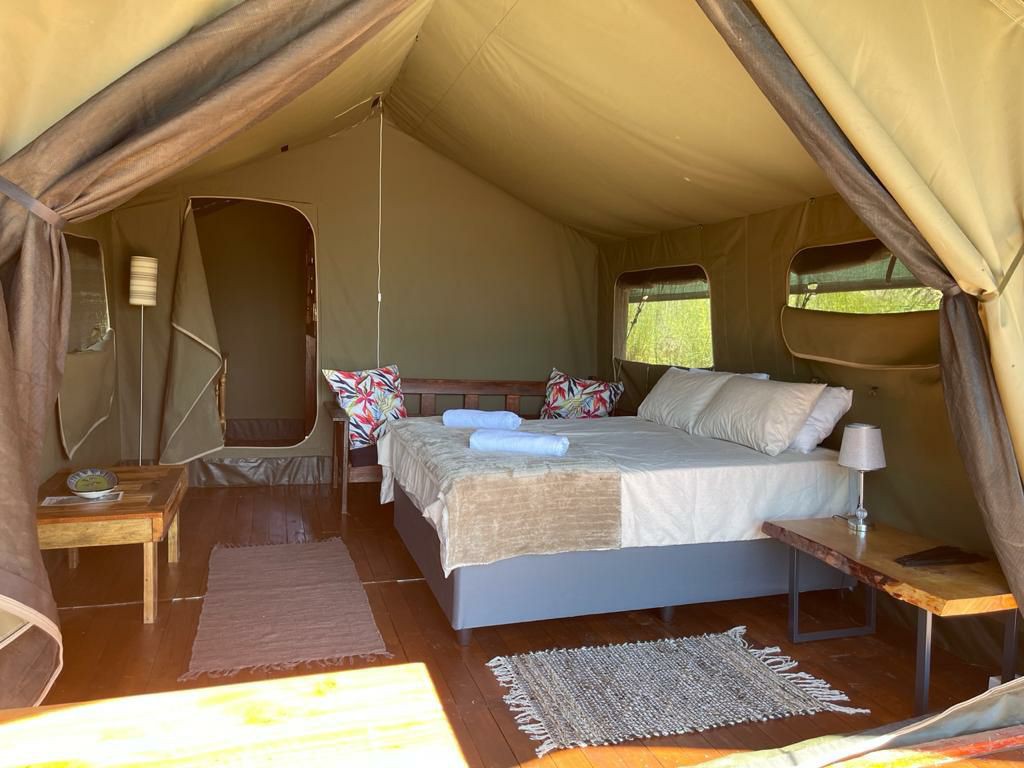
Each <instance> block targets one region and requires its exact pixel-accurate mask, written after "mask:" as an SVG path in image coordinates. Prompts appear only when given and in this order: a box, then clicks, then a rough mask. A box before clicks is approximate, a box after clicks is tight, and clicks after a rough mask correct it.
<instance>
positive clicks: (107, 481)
mask: <svg viewBox="0 0 1024 768" xmlns="http://www.w3.org/2000/svg"><path fill="white" fill-rule="evenodd" d="M68 489H69V490H70V491H71V492H72V493H73V494H75V496H81V497H82V498H83V499H98V498H100V497H102V496H106V495H107V494H108V493H110V492H111V491H114V490H116V489H117V475H115V474H114V473H113V472H111V471H110V470H109V469H80V470H78V471H77V472H72V473H71V475H69V476H68Z"/></svg>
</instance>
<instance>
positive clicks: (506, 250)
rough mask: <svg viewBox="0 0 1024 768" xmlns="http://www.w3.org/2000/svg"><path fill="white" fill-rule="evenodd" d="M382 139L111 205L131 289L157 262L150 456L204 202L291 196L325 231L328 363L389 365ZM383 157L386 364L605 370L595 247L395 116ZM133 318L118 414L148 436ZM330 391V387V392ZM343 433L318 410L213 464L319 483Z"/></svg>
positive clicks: (128, 432)
mask: <svg viewBox="0 0 1024 768" xmlns="http://www.w3.org/2000/svg"><path fill="white" fill-rule="evenodd" d="M378 139H379V124H378V122H377V119H376V118H374V119H373V120H371V121H368V122H366V123H364V124H362V125H360V126H358V127H356V128H353V129H351V130H349V131H346V132H344V133H342V134H339V135H338V136H336V137H334V138H329V139H324V140H321V141H319V142H315V143H313V144H310V145H307V146H304V147H300V148H298V149H291V150H289V151H288V152H283V153H282V152H278V153H276V154H275V155H274V156H272V157H269V158H266V159H263V160H258V161H255V162H253V163H250V164H247V165H244V166H241V167H239V168H237V169H234V170H232V171H228V172H225V173H221V174H217V175H214V176H211V177H209V178H206V179H202V180H196V181H186V182H185V183H183V184H181V185H176V186H175V187H173V188H171V189H162V190H158V191H155V192H153V193H152V194H148V195H145V196H143V197H140V198H139V199H137V200H135V201H133V202H132V203H131V204H130V205H128V206H125V207H123V208H121V209H119V210H117V211H115V212H114V213H113V214H112V220H113V229H114V233H115V235H114V243H113V253H114V254H115V258H116V259H117V264H118V266H117V267H115V270H116V274H117V275H118V278H117V279H118V280H120V281H121V283H122V285H123V282H124V281H125V280H126V279H127V273H126V269H127V261H126V258H127V256H128V255H129V254H131V253H140V252H141V253H149V254H153V255H156V256H158V257H159V258H160V265H161V276H160V283H159V291H160V297H159V299H158V302H157V306H156V307H155V308H153V310H151V311H150V313H149V315H148V319H147V325H146V346H147V354H146V360H145V365H146V373H145V377H144V379H145V380H146V381H147V382H150V383H149V384H148V385H147V389H146V397H145V401H146V402H147V403H149V405H147V408H146V412H145V419H146V420H145V434H146V435H147V438H146V445H145V449H144V456H145V457H146V458H147V459H151V458H155V457H156V456H157V455H158V440H159V433H160V429H161V416H162V403H161V401H160V399H159V397H158V396H157V395H160V394H161V393H162V392H163V391H164V387H165V386H166V384H165V382H166V370H167V360H168V354H167V351H168V343H169V342H168V338H169V332H170V330H169V329H170V312H171V306H172V303H173V301H172V295H173V288H174V282H175V280H174V278H175V265H176V262H177V257H178V256H177V254H178V241H179V235H178V233H177V232H178V228H179V226H180V224H179V222H180V219H181V217H182V216H183V214H184V210H185V207H186V206H187V200H188V199H189V198H190V197H192V196H218V197H232V196H244V197H247V198H256V199H263V200H270V201H285V202H288V204H289V205H293V206H295V207H296V208H298V209H299V210H300V211H302V212H303V213H304V214H305V215H306V216H307V217H308V218H309V220H310V221H312V222H313V225H314V229H315V233H316V242H317V271H318V276H319V282H320V290H319V292H320V297H319V313H320V316H319V327H320V330H319V347H320V360H321V362H322V363H323V365H324V366H326V367H338V368H344V369H350V370H353V369H354V370H358V369H362V368H367V367H373V366H374V365H375V364H376V303H377V296H376V294H377V289H376V281H377V261H376V238H377V223H376V218H377V193H376V187H377V149H378ZM384 158H385V163H384V183H383V210H384V216H385V224H384V229H383V233H384V234H383V247H382V259H383V281H382V293H383V304H382V315H381V317H382V324H381V354H382V356H383V357H382V360H381V362H382V363H391V362H397V363H398V364H399V365H400V369H401V370H402V371H403V372H404V373H405V374H406V375H408V376H419V377H432V376H438V377H449V378H452V377H454V378H458V377H465V378H497V379H500V378H510V379H517V378H522V379H536V378H543V377H544V376H545V375H546V374H547V373H548V371H549V370H550V368H551V366H552V365H560V366H564V367H566V368H568V369H570V370H574V371H578V372H581V373H583V374H587V373H592V372H593V371H594V370H596V359H595V355H594V350H595V348H596V341H595V332H596V290H597V282H596V281H597V260H596V256H597V249H596V247H595V246H594V244H593V243H591V242H589V241H588V240H587V239H586V238H584V237H582V236H581V235H579V234H577V233H575V232H573V231H572V230H571V229H569V228H568V227H566V226H564V225H562V224H558V223H556V222H553V221H552V220H550V219H549V218H547V217H545V216H543V215H541V214H539V213H537V212H536V211H534V210H532V209H530V208H528V207H527V206H525V205H523V204H522V203H520V202H518V201H516V200H515V199H513V198H511V197H510V196H509V195H507V194H506V193H504V192H501V191H500V190H498V189H496V188H495V187H493V186H492V185H490V184H488V183H487V182H484V181H482V180H481V179H479V178H478V177H476V176H474V175H473V174H470V173H468V172H467V171H465V170H464V169H462V168H460V167H459V166H457V165H455V164H454V163H452V162H451V161H449V160H447V159H445V158H443V157H441V156H439V155H437V154H436V153H435V152H433V151H431V150H429V149H427V148H426V147H424V146H423V145H422V144H420V143H419V142H417V141H415V140H413V139H411V138H409V137H408V136H406V135H405V134H403V133H401V132H399V131H397V130H395V129H394V128H393V127H392V126H390V125H388V124H387V123H385V125H384ZM298 201H301V202H298ZM117 296H118V298H117V299H116V301H117V302H119V304H118V307H117V311H118V313H119V314H120V315H121V316H123V317H131V316H132V308H130V307H128V306H127V304H126V294H125V293H124V291H120V292H119V293H118V294H117ZM122 326H123V328H122V330H121V336H122V339H123V341H122V352H121V355H120V358H119V360H120V364H119V370H120V374H121V378H120V387H121V390H120V391H121V392H122V393H123V394H122V396H121V424H122V431H123V435H124V440H126V441H128V444H130V441H131V439H132V436H137V434H138V413H137V409H138V343H137V342H138V325H137V323H133V322H131V321H130V320H128V321H127V322H125V323H123V324H122ZM151 348H152V349H154V350H155V352H154V353H153V354H152V355H150V353H149V349H151ZM229 375H230V373H229ZM155 396H157V397H155ZM329 398H330V394H329V393H328V391H327V389H326V384H325V383H324V382H320V395H319V400H320V401H321V402H323V401H325V400H327V399H329ZM321 410H322V409H321ZM330 427H331V424H330V422H329V421H327V420H326V419H325V418H323V417H322V416H321V418H319V420H318V422H317V426H316V429H315V430H314V432H313V434H312V435H310V437H309V438H308V439H307V440H305V441H303V442H302V443H300V444H299V445H297V446H295V447H292V448H283V449H270V448H267V449H259V450H256V451H254V450H253V449H231V448H228V449H225V450H223V451H219V452H217V453H215V454H211V458H239V459H240V458H247V457H249V458H251V457H253V456H257V457H263V458H266V459H271V458H284V457H318V458H317V462H316V469H315V470H314V469H311V470H309V471H310V472H314V473H319V474H313V475H310V474H306V475H304V477H306V478H307V481H308V478H310V477H314V478H319V479H322V478H323V477H325V475H323V473H324V472H326V461H325V460H323V457H326V456H329V455H330Z"/></svg>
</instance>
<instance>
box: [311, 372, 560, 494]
mask: <svg viewBox="0 0 1024 768" xmlns="http://www.w3.org/2000/svg"><path fill="white" fill-rule="evenodd" d="M546 388H547V382H546V381H487V380H474V379H402V393H403V394H404V395H405V397H406V402H407V404H409V401H410V397H409V396H410V395H412V396H413V398H412V402H413V403H415V400H416V398H417V397H418V399H419V411H418V414H417V415H419V416H436V415H438V411H437V398H438V397H439V396H441V397H443V396H454V397H457V398H461V399H462V402H461V406H459V407H462V408H479V407H480V398H481V397H502V398H504V401H505V402H504V409H505V410H506V411H512V412H513V413H518V414H519V415H520V416H523V417H524V418H532V417H536V416H537V414H538V413H539V412H540V407H539V406H538V408H537V409H536V410H535V411H534V410H531V412H530V413H524V411H523V406H522V399H523V398H524V397H527V398H540V399H541V400H543V398H544V395H545V392H546ZM326 405H327V412H328V414H330V417H331V421H333V422H334V435H333V439H332V442H331V487H332V488H337V487H338V485H339V483H340V485H341V512H342V514H347V513H348V485H349V483H374V482H377V483H379V482H380V481H381V477H382V472H381V468H380V465H379V464H377V463H376V454H374V456H373V461H370V462H367V463H363V464H360V463H357V464H355V465H353V463H352V453H353V452H352V451H350V450H349V436H348V430H349V423H348V414H347V413H345V411H344V410H343V409H342V408H341V406H339V405H338V404H337V403H336V402H333V401H332V402H329V403H327V404H326ZM442 410H445V409H442ZM359 450H364V449H359Z"/></svg>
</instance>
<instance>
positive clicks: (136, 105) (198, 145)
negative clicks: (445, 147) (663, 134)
mask: <svg viewBox="0 0 1024 768" xmlns="http://www.w3.org/2000/svg"><path fill="white" fill-rule="evenodd" d="M408 5H409V0H245V2H242V3H241V4H239V5H238V6H236V7H234V8H233V9H231V10H229V11H227V12H226V13H224V14H223V15H222V16H220V17H218V18H216V19H214V20H213V21H211V22H210V23H208V24H206V25H204V26H202V27H200V28H198V29H195V30H193V31H191V32H190V33H189V34H188V35H186V36H185V37H183V38H182V39H181V40H179V41H178V42H176V43H174V44H173V45H170V46H168V47H167V48H165V49H164V50H163V51H161V52H159V53H158V54H156V55H155V56H153V57H151V58H150V59H148V60H146V61H144V62H143V63H142V64H140V65H139V66H137V67H136V68H135V69H133V70H132V71H130V72H128V73H127V74H126V75H124V76H123V77H121V78H119V79H118V80H116V81H115V82H114V83H112V84H111V85H109V86H107V87H106V88H105V89H103V90H102V91H100V92H99V93H97V94H96V95H95V96H93V97H92V98H91V99H89V100H88V101H87V102H85V103H84V104H82V105H81V106H80V107H78V108H77V109H75V110H74V111H73V112H71V113H70V114H69V115H67V116H66V117H64V118H63V119H62V120H60V121H59V122H58V123H56V124H55V125H53V126H52V127H51V128H50V129H48V130H47V131H46V132H45V133H43V134H42V135H41V136H39V137H38V138H37V139H35V140H34V141H33V142H32V143H31V144H29V145H28V146H26V147H25V148H23V149H22V150H21V151H19V152H18V153H17V154H15V155H14V156H13V157H11V158H9V159H8V160H6V161H5V162H3V163H2V164H0V286H2V289H3V296H4V302H3V305H2V310H3V311H0V484H2V485H3V487H4V489H5V490H4V495H3V496H2V497H0V612H3V613H5V614H8V615H11V616H15V617H18V618H20V619H21V620H23V621H25V622H28V623H29V624H30V625H31V628H30V629H28V630H27V631H23V632H21V633H20V634H19V635H18V637H17V638H16V639H15V640H13V641H12V642H9V643H7V644H6V645H5V646H3V648H2V649H0V707H16V706H24V705H27V704H33V703H38V702H39V701H40V700H41V699H42V698H43V696H45V694H46V692H47V690H48V689H49V686H50V685H51V684H52V682H53V680H54V679H55V678H56V675H57V673H58V672H59V669H60V663H61V653H62V641H61V635H60V630H59V628H58V624H57V611H56V606H55V604H54V601H53V597H52V593H51V591H50V585H49V581H48V579H47V576H46V571H45V569H44V567H43V562H42V558H41V556H40V553H39V547H38V539H37V537H36V529H35V497H36V487H37V482H38V477H37V474H38V472H39V468H40V460H41V456H40V453H41V446H42V445H43V431H44V427H45V424H46V420H47V417H48V416H49V415H50V413H51V412H52V409H53V406H54V402H55V399H56V397H57V392H58V390H59V386H60V381H61V376H62V374H63V370H64V360H65V350H66V347H67V335H68V322H69V314H70V286H69V280H70V277H69V274H70V268H69V258H68V252H67V247H66V244H65V241H64V238H63V235H62V233H61V228H62V226H63V223H64V221H79V220H83V219H88V218H91V217H94V216H98V215H100V214H102V213H104V212H106V211H109V210H111V209H112V208H114V207H115V206H117V205H119V204H120V203H122V202H124V201H126V200H128V199H129V198H131V197H132V196H133V195H135V194H136V193H138V192H140V191H141V190H143V189H145V188H146V187H149V186H151V185H152V184H154V183H156V182H158V181H160V180H161V179H164V178H166V177H168V176H170V175H171V174H173V173H175V172H176V171H178V170H180V169H182V168H183V167H185V166H187V165H189V164H190V163H192V162H193V161H194V160H196V159H197V158H199V157H200V156H201V155H203V154H204V153H206V152H208V151H210V150H211V149H213V148H215V147H217V146H219V145H220V144H222V143H223V142H225V141H226V140H227V139H229V138H231V137H232V136H234V135H235V134H237V133H239V132H240V131H242V130H244V129H246V128H248V127H249V126H251V125H253V124H255V123H256V122H258V121H259V120H261V119H262V118H264V117H267V116H268V115H270V114H272V113H273V112H274V111H275V110H277V109H278V108H280V107H281V106H283V105H284V104H286V103H288V102H289V101H290V100H292V99H293V98H295V97H296V96H297V95H299V94H300V93H302V92H303V91H305V90H306V89H308V88H309V87H310V86H312V85H314V84H315V83H316V82H318V81H319V80H321V79H322V78H323V77H324V76H325V75H327V74H329V73H330V72H332V71H333V70H335V69H336V68H337V67H338V66H339V65H340V64H341V63H342V62H344V61H345V60H346V59H347V58H348V57H349V56H351V55H352V54H353V53H354V52H355V51H356V50H358V49H359V48H360V47H361V46H362V45H363V44H364V43H365V42H366V41H367V40H369V39H370V38H372V37H373V36H374V35H375V34H376V33H377V32H379V31H380V30H381V29H383V28H384V27H385V26H387V25H388V24H389V23H390V22H391V20H393V19H394V18H395V17H396V16H397V15H398V14H399V13H400V12H401V11H402V10H404V9H405V7H407V6H408ZM4 179H6V180H7V181H6V183H3V180H4Z"/></svg>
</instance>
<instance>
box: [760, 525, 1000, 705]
mask: <svg viewBox="0 0 1024 768" xmlns="http://www.w3.org/2000/svg"><path fill="white" fill-rule="evenodd" d="M761 530H762V531H763V532H764V533H765V534H767V535H768V536H771V537H772V538H775V539H778V540H779V541H781V542H783V543H784V544H788V545H789V547H790V550H789V638H790V640H791V641H792V642H794V643H803V642H808V641H811V640H825V639H829V638H838V637H856V636H859V635H865V634H869V633H871V632H874V629H875V593H876V590H880V591H882V592H885V593H886V594H888V595H891V596H892V597H894V598H896V599H897V600H900V601H902V602H904V603H908V604H909V605H912V606H914V607H915V608H917V664H916V673H915V676H916V680H915V686H914V712H915V714H918V715H922V714H925V713H926V712H927V711H928V687H929V682H930V678H931V658H932V624H933V619H934V617H935V616H939V617H943V618H946V617H956V616H978V615H980V614H987V613H1002V614H1004V616H1005V621H1006V623H1005V632H1004V636H1003V669H1002V675H1003V681H1004V682H1008V681H1009V680H1012V679H1013V678H1014V676H1015V674H1016V668H1017V613H1018V611H1017V601H1016V600H1015V599H1014V597H1013V595H1012V594H1011V592H1010V588H1009V586H1008V585H1007V583H1006V578H1005V577H1004V576H1003V573H1002V571H1001V570H1000V569H999V565H998V564H997V563H996V562H995V561H993V560H985V561H983V562H979V563H969V564H959V565H939V566H921V567H915V568H909V567H906V566H903V565H900V564H899V563H897V562H896V559H897V558H899V557H902V556H904V555H909V554H912V553H914V552H922V551H924V550H926V549H931V548H932V547H936V546H939V545H940V542H937V541H932V540H930V539H926V538H924V537H922V536H916V535H914V534H911V533H907V532H906V531H901V530H899V529H898V528H892V527H890V526H887V525H876V527H874V528H872V529H871V530H870V531H869V532H868V533H867V534H866V535H864V536H859V535H857V534H856V533H854V532H853V531H851V530H850V528H849V526H847V524H846V521H845V520H837V519H835V518H814V519H811V520H775V521H769V522H766V523H764V525H762V526H761ZM801 554H805V555H810V556H811V557H814V558H816V559H818V560H821V561H822V562H823V563H827V564H828V565H831V566H832V567H833V568H836V569H837V570H840V571H842V572H843V573H845V574H847V575H849V576H853V577H854V578H855V579H857V580H858V581H860V582H861V583H863V584H866V585H867V586H868V587H869V589H868V597H867V601H868V603H867V616H866V617H865V618H866V621H865V623H864V625H863V626H859V627H853V628H850V629H840V630H826V631H823V632H801V631H800V556H801Z"/></svg>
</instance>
